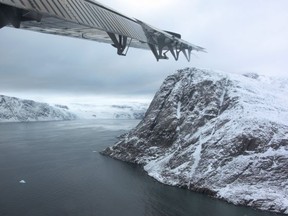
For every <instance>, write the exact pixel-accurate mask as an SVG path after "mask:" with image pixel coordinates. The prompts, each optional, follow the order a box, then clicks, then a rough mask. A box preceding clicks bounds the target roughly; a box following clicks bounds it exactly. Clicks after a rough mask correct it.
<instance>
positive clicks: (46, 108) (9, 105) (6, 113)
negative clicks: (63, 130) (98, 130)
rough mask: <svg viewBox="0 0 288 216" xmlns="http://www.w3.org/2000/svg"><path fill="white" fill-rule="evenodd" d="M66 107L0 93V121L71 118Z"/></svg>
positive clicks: (73, 116) (72, 117)
mask: <svg viewBox="0 0 288 216" xmlns="http://www.w3.org/2000/svg"><path fill="white" fill-rule="evenodd" d="M76 118H77V116H76V115H75V114H72V113H71V112H69V111H68V109H67V107H63V106H60V105H58V106H50V105H48V104H46V103H38V102H35V101H32V100H22V99H19V98H15V97H8V96H3V95H0V122H19V121H52V120H73V119H76Z"/></svg>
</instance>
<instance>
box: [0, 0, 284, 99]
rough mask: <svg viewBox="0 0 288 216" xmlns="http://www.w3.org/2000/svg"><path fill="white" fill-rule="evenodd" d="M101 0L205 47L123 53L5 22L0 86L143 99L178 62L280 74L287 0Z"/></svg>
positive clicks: (0, 90) (11, 90) (13, 91)
mask: <svg viewBox="0 0 288 216" xmlns="http://www.w3.org/2000/svg"><path fill="white" fill-rule="evenodd" d="M101 3H103V4H105V5H107V6H109V7H111V8H113V9H115V10H117V11H119V12H121V13H123V14H125V15H127V16H130V17H135V18H137V19H140V20H142V21H144V22H146V23H148V24H150V25H152V26H155V27H157V28H159V29H163V30H170V31H174V32H178V33H180V34H182V38H183V39H184V40H186V41H189V42H190V43H192V44H195V45H199V46H202V47H204V48H206V50H207V53H195V55H194V56H192V59H191V62H189V63H188V62H187V61H186V59H185V58H184V56H181V59H180V60H179V61H178V62H176V61H174V59H173V57H171V58H170V60H168V61H165V60H162V61H160V62H157V61H156V60H155V58H154V56H153V54H152V53H151V52H150V51H148V50H147V51H146V50H137V49H132V48H131V49H130V50H129V52H128V54H127V56H126V57H121V56H118V55H117V54H116V50H115V48H113V47H112V46H110V45H107V44H101V43H97V42H90V41H85V40H77V39H72V38H67V37H60V36H52V35H45V34H40V33H34V32H29V31H23V30H17V29H13V28H7V27H6V28H3V29H1V30H0V39H1V40H0V73H1V79H0V94H6V95H11V96H20V97H26V98H34V99H35V98H37V99H41V98H45V97H48V96H53V97H67V96H70V97H74V96H83V97H84V96H85V97H91V96H99V95H102V96H103V95H104V96H105V97H108V96H112V97H132V98H147V99H151V98H152V97H153V95H154V93H155V92H156V91H157V89H158V88H159V87H160V85H161V83H162V82H163V80H164V79H165V78H166V76H167V75H169V74H171V73H173V72H174V71H175V70H177V69H180V68H184V67H200V68H210V69H216V70H223V71H227V72H231V73H247V72H255V73H259V74H267V75H279V76H286V77H287V76H288V70H287V68H288V60H287V56H288V40H287V38H288V13H287V10H288V1H287V0H233V1H231V0H217V1H215V0H145V1H135V0H106V1H102V2H101Z"/></svg>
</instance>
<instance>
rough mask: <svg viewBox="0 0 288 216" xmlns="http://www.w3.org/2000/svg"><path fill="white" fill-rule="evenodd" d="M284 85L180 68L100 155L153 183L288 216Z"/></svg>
mask: <svg viewBox="0 0 288 216" xmlns="http://www.w3.org/2000/svg"><path fill="white" fill-rule="evenodd" d="M287 84H288V81H287V80H286V81H285V80H275V79H270V78H265V77H261V76H258V75H255V74H246V75H245V76H243V75H233V74H226V73H222V72H213V71H207V70H199V69H195V68H187V69H184V70H179V71H178V72H177V73H175V74H174V75H171V76H169V77H168V78H167V79H166V80H165V81H164V83H163V84H162V86H161V88H160V90H159V91H158V92H157V93H156V95H155V97H154V99H153V101H152V103H151V105H150V107H149V109H148V111H147V113H146V115H145V118H144V119H143V120H142V121H141V122H140V123H139V125H138V126H137V127H136V128H135V129H133V130H132V131H130V132H129V133H128V134H127V135H125V136H124V137H123V138H122V139H121V140H120V141H119V142H118V143H117V144H116V145H115V146H113V147H110V148H107V149H106V150H105V151H104V152H103V153H104V154H106V155H109V156H111V157H113V158H116V159H120V160H123V161H128V162H133V163H137V164H142V165H143V166H144V169H145V170H146V171H147V173H148V174H149V175H150V176H152V177H154V178H155V179H157V180H158V181H160V182H162V183H165V184H169V185H174V186H179V187H184V188H188V189H190V190H193V191H199V192H204V193H207V194H209V195H212V196H214V197H218V198H221V199H224V200H226V201H228V202H232V203H234V204H240V205H247V206H253V207H255V208H258V209H262V210H270V211H275V212H281V213H286V214H288V100H287V95H288V88H287Z"/></svg>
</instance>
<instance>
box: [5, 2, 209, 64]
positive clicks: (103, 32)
mask: <svg viewBox="0 0 288 216" xmlns="http://www.w3.org/2000/svg"><path fill="white" fill-rule="evenodd" d="M4 26H14V27H16V28H21V29H27V30H32V31H37V32H42V33H47V34H55V35H62V36H68V37H74V38H82V39H86V40H92V41H97V42H103V43H108V44H111V45H113V46H114V47H115V48H116V49H117V53H118V54H119V55H126V52H127V49H128V48H129V47H134V48H141V49H150V50H151V51H152V53H153V54H154V56H155V57H156V59H157V61H158V60H159V59H167V58H168V57H167V55H166V53H168V52H170V53H171V54H172V56H173V57H174V58H175V60H178V58H179V54H180V53H183V54H184V56H185V57H186V58H187V60H188V61H189V60H190V56H191V52H192V51H204V49H203V48H202V47H199V46H195V45H193V44H190V43H188V42H186V41H184V40H182V39H181V35H179V34H177V33H173V32H167V31H162V30H159V29H156V28H154V27H152V26H150V25H148V24H146V23H144V22H142V21H140V20H136V19H133V18H130V17H127V16H125V15H123V14H121V13H119V12H117V11H115V10H113V9H110V8H108V7H106V6H104V5H102V4H100V3H98V2H96V1H91V0H0V28H1V27H4Z"/></svg>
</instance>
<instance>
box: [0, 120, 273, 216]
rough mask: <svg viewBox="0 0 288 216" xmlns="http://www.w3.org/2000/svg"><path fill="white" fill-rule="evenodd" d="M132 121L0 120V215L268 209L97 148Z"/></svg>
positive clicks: (198, 215) (206, 215)
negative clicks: (169, 178)
mask: <svg viewBox="0 0 288 216" xmlns="http://www.w3.org/2000/svg"><path fill="white" fill-rule="evenodd" d="M136 123H137V122H136V121H119V120H118V121H71V122H40V123H2V124H0V216H18V215H19V216H76V215H77V216H114V215H115V216H130V215H131V216H144V215H145V216H178V215H179V216H180V215H181V216H182V215H187V216H214V215H215V216H218V215H219V216H234V215H235V216H252V215H253V216H254V215H255V216H256V215H257V216H260V215H261V216H268V215H273V214H269V213H264V212H258V211H255V210H252V209H250V208H244V207H236V206H233V205H230V204H227V203H225V202H223V201H218V200H215V199H211V198H209V197H207V196H205V195H201V194H197V193H192V192H189V191H187V190H182V189H178V188H174V187H169V186H165V185H162V184H160V183H158V182H156V181H154V180H153V179H152V178H150V177H148V176H147V175H146V174H145V173H144V171H142V169H141V168H139V167H137V166H135V165H131V164H127V163H123V162H120V161H116V160H113V159H111V158H108V157H105V156H102V155H100V154H99V153H98V152H99V151H101V150H103V149H104V148H105V147H107V146H110V145H112V144H113V143H114V142H115V141H116V138H115V137H116V136H118V135H120V134H122V133H123V132H125V130H127V129H128V128H131V127H132V126H133V125H135V124H136ZM102 126H104V127H102ZM22 179H23V180H25V181H26V184H20V183H19V181H20V180H22Z"/></svg>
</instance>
